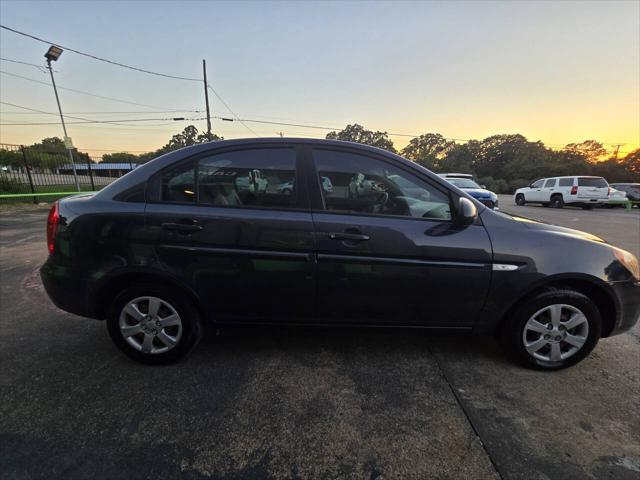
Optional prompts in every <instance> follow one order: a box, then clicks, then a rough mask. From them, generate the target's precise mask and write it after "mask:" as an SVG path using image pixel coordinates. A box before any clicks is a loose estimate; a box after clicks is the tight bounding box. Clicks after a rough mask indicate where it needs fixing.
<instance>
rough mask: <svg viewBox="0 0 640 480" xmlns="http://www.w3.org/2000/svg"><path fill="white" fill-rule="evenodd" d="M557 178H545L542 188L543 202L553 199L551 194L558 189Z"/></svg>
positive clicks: (541, 199)
mask: <svg viewBox="0 0 640 480" xmlns="http://www.w3.org/2000/svg"><path fill="white" fill-rule="evenodd" d="M557 182H558V181H557V180H556V179H555V178H548V179H547V180H545V182H544V184H543V186H542V188H541V189H540V201H541V202H545V203H546V202H549V201H550V200H551V195H553V194H554V193H555V192H557V191H558V188H557V187H558V185H557Z"/></svg>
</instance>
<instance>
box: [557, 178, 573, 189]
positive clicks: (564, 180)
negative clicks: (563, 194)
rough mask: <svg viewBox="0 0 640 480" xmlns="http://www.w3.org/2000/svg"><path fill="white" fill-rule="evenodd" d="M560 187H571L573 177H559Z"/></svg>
mask: <svg viewBox="0 0 640 480" xmlns="http://www.w3.org/2000/svg"><path fill="white" fill-rule="evenodd" d="M560 186H561V187H573V178H561V179H560Z"/></svg>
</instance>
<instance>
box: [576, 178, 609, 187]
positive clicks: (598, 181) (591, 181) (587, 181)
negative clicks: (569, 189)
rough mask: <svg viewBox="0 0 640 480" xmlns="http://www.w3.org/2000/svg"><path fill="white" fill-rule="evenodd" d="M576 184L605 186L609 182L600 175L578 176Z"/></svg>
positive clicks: (580, 185)
mask: <svg viewBox="0 0 640 480" xmlns="http://www.w3.org/2000/svg"><path fill="white" fill-rule="evenodd" d="M578 186H579V187H596V188H607V187H608V186H609V184H608V183H607V181H606V180H605V179H604V178H602V177H595V178H593V177H579V178H578Z"/></svg>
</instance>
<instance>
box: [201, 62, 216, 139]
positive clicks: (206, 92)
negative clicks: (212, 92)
mask: <svg viewBox="0 0 640 480" xmlns="http://www.w3.org/2000/svg"><path fill="white" fill-rule="evenodd" d="M202 75H203V76H204V101H205V104H206V106H207V140H209V141H211V140H212V139H213V136H212V135H211V113H210V112H209V90H208V89H207V86H208V85H207V62H205V61H204V58H203V59H202Z"/></svg>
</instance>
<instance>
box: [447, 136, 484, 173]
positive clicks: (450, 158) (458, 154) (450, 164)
mask: <svg viewBox="0 0 640 480" xmlns="http://www.w3.org/2000/svg"><path fill="white" fill-rule="evenodd" d="M479 150H480V142H479V141H477V140H469V141H468V142H467V143H463V144H454V145H453V146H452V147H451V148H450V149H448V150H447V153H446V155H445V157H444V158H443V159H442V160H441V161H440V170H441V171H442V172H450V173H454V172H455V173H469V172H474V171H475V165H476V163H477V156H478V152H479Z"/></svg>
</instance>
